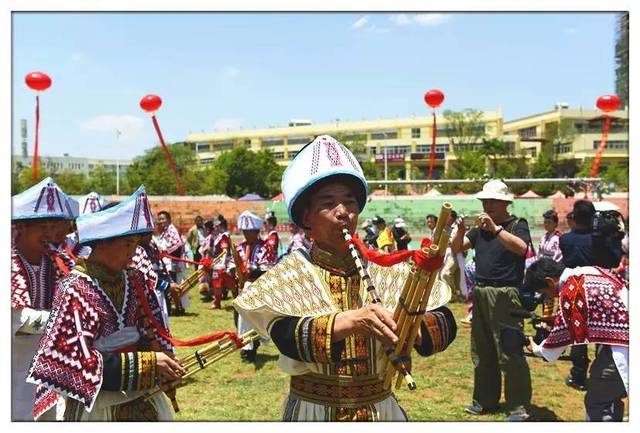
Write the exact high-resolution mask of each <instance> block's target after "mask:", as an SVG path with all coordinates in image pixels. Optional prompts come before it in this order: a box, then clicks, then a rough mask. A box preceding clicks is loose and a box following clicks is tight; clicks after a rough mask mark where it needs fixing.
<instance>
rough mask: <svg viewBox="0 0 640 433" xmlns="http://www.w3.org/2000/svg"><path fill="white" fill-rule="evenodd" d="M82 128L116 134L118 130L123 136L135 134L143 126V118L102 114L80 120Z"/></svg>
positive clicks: (140, 130)
mask: <svg viewBox="0 0 640 433" xmlns="http://www.w3.org/2000/svg"><path fill="white" fill-rule="evenodd" d="M81 126H82V128H84V129H87V130H89V131H97V132H110V133H113V134H114V135H116V134H117V133H116V131H120V133H121V135H122V136H123V137H127V136H132V135H137V134H139V133H140V132H142V130H143V129H144V127H145V121H144V119H142V118H140V117H137V116H130V115H127V114H124V115H118V114H103V115H100V116H95V117H91V118H89V119H87V120H85V121H84V122H82V125H81Z"/></svg>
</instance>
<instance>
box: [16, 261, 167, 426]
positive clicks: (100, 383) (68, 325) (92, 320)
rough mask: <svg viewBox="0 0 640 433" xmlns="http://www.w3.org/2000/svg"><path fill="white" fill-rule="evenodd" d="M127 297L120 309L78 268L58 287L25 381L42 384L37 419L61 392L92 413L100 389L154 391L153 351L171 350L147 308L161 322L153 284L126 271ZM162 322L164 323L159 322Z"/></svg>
mask: <svg viewBox="0 0 640 433" xmlns="http://www.w3.org/2000/svg"><path fill="white" fill-rule="evenodd" d="M123 278H124V289H123V290H124V293H123V299H122V305H121V307H120V308H117V307H116V306H115V305H114V303H113V301H112V299H111V298H110V297H109V296H108V295H107V293H106V292H105V291H104V290H103V289H102V288H101V285H100V281H98V279H96V278H94V277H91V276H90V275H88V274H87V273H85V272H81V271H80V270H79V269H76V270H74V271H73V272H71V273H70V274H69V275H68V276H67V277H66V278H64V279H63V280H62V281H61V282H60V283H59V285H58V289H57V292H56V297H55V300H54V304H53V309H52V312H51V315H50V317H49V321H48V322H47V326H46V330H45V332H44V335H43V337H42V339H41V341H40V347H39V349H38V351H37V352H36V355H35V357H34V359H33V362H32V364H31V367H30V369H29V374H28V377H27V382H29V383H33V384H36V385H39V387H38V391H37V395H36V401H35V407H34V417H35V418H36V419H37V418H38V417H39V416H40V415H41V414H42V413H44V412H45V411H47V410H48V409H49V408H50V407H52V406H53V405H54V404H55V402H56V399H57V394H56V393H59V394H61V395H62V396H64V397H68V398H72V399H74V400H76V401H77V402H79V403H82V404H83V405H84V406H85V408H86V410H87V411H89V412H90V411H91V409H92V407H93V405H94V403H95V401H96V398H97V396H98V393H99V392H100V391H101V390H109V391H133V390H145V389H151V388H153V387H155V386H156V383H155V363H156V360H155V352H157V351H161V350H162V351H172V350H173V347H172V345H171V343H170V342H169V341H167V340H165V339H164V338H163V337H162V336H160V335H159V333H158V332H157V331H156V328H155V327H154V326H152V324H151V321H150V319H149V318H148V316H147V315H146V313H145V309H144V307H143V305H144V304H145V303H146V305H147V306H148V308H150V309H151V312H152V314H153V316H154V317H155V318H156V320H157V321H158V322H160V321H159V318H161V317H162V316H161V311H160V307H159V305H158V302H157V300H156V297H155V295H154V294H153V292H152V290H153V289H154V288H155V287H154V286H155V282H153V280H152V279H145V278H144V276H143V275H142V274H141V273H140V272H139V271H137V270H133V269H131V270H128V271H126V272H125V271H123ZM160 323H161V322H160Z"/></svg>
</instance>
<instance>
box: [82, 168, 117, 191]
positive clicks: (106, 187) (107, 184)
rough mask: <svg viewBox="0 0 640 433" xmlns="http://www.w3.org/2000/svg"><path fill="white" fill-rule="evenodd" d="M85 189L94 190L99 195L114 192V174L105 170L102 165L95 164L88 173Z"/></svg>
mask: <svg viewBox="0 0 640 433" xmlns="http://www.w3.org/2000/svg"><path fill="white" fill-rule="evenodd" d="M86 190H87V192H89V191H95V192H97V193H98V194H101V195H111V194H115V193H116V175H115V173H112V172H111V171H109V170H107V169H106V168H105V167H104V165H102V164H99V165H97V166H96V167H95V168H94V169H93V170H91V172H90V173H89V177H88V178H87V182H86Z"/></svg>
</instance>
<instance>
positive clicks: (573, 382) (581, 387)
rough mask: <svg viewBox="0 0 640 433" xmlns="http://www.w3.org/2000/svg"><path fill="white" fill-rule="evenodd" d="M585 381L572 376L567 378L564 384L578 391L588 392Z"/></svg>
mask: <svg viewBox="0 0 640 433" xmlns="http://www.w3.org/2000/svg"><path fill="white" fill-rule="evenodd" d="M584 382H585V381H584V380H577V379H576V378H574V377H572V376H571V375H569V376H567V377H566V378H565V379H564V383H565V385H567V386H570V387H571V388H573V389H577V390H578V391H586V390H587V385H586V384H585V383H584Z"/></svg>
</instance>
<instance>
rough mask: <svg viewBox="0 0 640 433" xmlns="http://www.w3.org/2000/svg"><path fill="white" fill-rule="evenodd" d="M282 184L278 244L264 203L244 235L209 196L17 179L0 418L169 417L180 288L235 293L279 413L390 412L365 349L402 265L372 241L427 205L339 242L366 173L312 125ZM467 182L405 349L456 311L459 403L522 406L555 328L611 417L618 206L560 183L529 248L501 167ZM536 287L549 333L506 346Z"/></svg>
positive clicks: (490, 408) (451, 332) (373, 344)
mask: <svg viewBox="0 0 640 433" xmlns="http://www.w3.org/2000/svg"><path fill="white" fill-rule="evenodd" d="M282 188H283V194H284V197H285V203H286V205H287V212H288V217H289V221H290V223H289V227H290V231H289V235H290V236H289V239H290V241H289V245H288V248H286V251H283V252H282V253H281V246H280V244H281V241H280V235H279V233H278V231H277V227H278V221H277V218H276V215H275V213H274V212H272V211H268V212H267V214H266V215H264V217H260V216H258V215H256V214H254V213H252V212H249V211H244V212H242V213H241V214H240V215H238V216H237V221H236V224H235V227H236V228H237V231H238V232H239V233H241V234H242V238H243V239H242V241H240V242H234V240H233V239H232V237H233V236H232V233H230V231H229V224H228V222H227V220H226V219H225V217H224V216H223V215H215V216H213V215H212V216H211V219H208V220H205V218H203V217H202V216H201V215H198V216H196V217H195V221H194V225H193V226H192V227H191V228H190V229H189V230H188V231H186V232H185V233H180V231H179V230H178V228H177V227H176V226H175V225H174V224H173V223H172V218H171V214H170V213H169V212H167V211H165V210H161V211H160V212H158V213H157V214H156V215H153V214H152V211H151V207H150V205H149V200H148V197H147V195H146V193H145V190H144V187H142V186H141V187H140V188H139V189H138V190H137V191H136V192H135V193H134V194H133V195H132V196H130V197H129V198H127V199H126V200H123V201H122V202H110V203H107V202H106V200H105V199H104V198H103V197H102V196H100V194H98V193H96V192H92V193H90V194H89V195H87V196H85V197H83V198H82V199H81V200H79V201H76V200H75V199H74V198H72V197H70V196H69V195H67V194H65V193H64V191H62V190H61V189H60V187H59V186H58V185H57V184H56V183H55V181H54V180H53V179H51V178H46V179H44V180H43V181H41V182H40V183H38V184H36V185H34V186H33V187H31V188H30V189H28V190H26V191H24V192H22V193H20V194H18V195H16V196H14V197H13V210H12V275H11V284H12V289H11V308H12V334H11V335H12V391H13V392H12V405H11V407H12V419H13V420H33V419H36V420H67V421H73V420H78V421H79V420H95V421H97V420H101V421H105V420H123V421H135V420H140V421H161V420H172V419H174V414H175V411H176V410H177V408H178V403H177V400H176V398H175V389H173V388H171V387H170V386H169V384H172V383H174V382H175V381H176V380H177V379H179V378H180V377H181V376H182V375H183V374H184V373H185V369H184V367H183V366H182V365H181V362H180V361H179V360H178V359H177V358H176V356H175V350H174V346H175V344H176V341H177V340H175V339H174V336H173V335H172V333H171V330H170V319H169V317H170V316H172V315H182V314H184V313H185V312H186V311H187V310H188V309H189V307H190V305H189V301H190V299H191V296H190V290H191V289H192V288H196V287H197V289H198V291H199V293H200V295H201V296H202V299H203V300H204V301H207V302H209V301H210V302H211V309H213V310H221V303H222V300H224V299H229V297H232V298H233V307H234V313H233V314H234V323H235V324H236V327H237V329H236V330H237V334H238V335H240V334H243V333H245V332H246V331H249V330H251V329H254V330H256V331H257V332H258V333H259V334H260V336H261V338H262V339H261V340H259V341H254V342H251V343H249V344H247V345H245V346H244V347H242V349H241V351H240V355H241V359H242V361H243V362H247V363H252V362H255V360H256V352H257V350H258V348H259V346H260V341H262V342H266V341H269V340H271V341H272V342H273V343H274V344H275V346H276V348H277V349H278V351H279V352H280V354H281V355H280V359H279V366H280V367H281V368H282V369H283V370H284V371H285V372H286V373H288V374H290V375H291V382H290V392H289V395H288V396H287V399H286V401H285V405H284V412H283V420H289V421H295V420H381V421H402V420H406V419H407V416H406V413H405V412H404V410H403V409H402V408H401V407H400V406H399V404H398V402H397V400H396V398H395V396H394V395H393V392H392V391H391V390H390V389H387V388H385V387H384V386H383V381H382V379H381V377H380V375H381V372H382V370H381V369H382V368H383V366H384V364H383V363H381V362H378V354H379V353H382V352H384V351H388V350H389V348H393V347H394V346H395V345H396V344H398V342H399V340H398V335H396V333H395V331H396V330H397V324H396V323H395V321H394V318H393V317H394V316H393V312H394V310H395V309H396V306H397V305H398V303H399V302H400V300H399V299H400V289H401V287H402V285H403V284H404V282H405V281H406V280H407V279H408V278H409V271H410V265H409V264H407V263H405V262H400V263H394V264H392V265H385V266H382V265H379V264H377V263H376V261H375V260H374V257H377V256H380V255H381V256H389V257H395V255H397V254H398V253H399V252H403V251H405V250H408V249H411V248H410V244H412V243H413V244H414V245H416V246H419V247H427V246H428V245H429V244H430V243H431V241H432V238H433V236H434V233H435V231H436V227H437V225H438V217H437V216H436V215H432V214H430V215H426V216H425V220H424V224H425V227H424V232H426V236H425V237H424V239H413V238H412V237H411V234H410V232H409V227H408V224H407V223H406V222H405V220H404V219H403V218H402V216H397V217H395V218H393V219H391V218H389V221H392V223H391V224H389V225H388V224H387V221H386V220H385V218H384V217H383V216H380V215H376V216H375V217H374V218H372V219H367V220H366V221H364V222H363V223H362V224H361V225H360V226H359V228H360V230H361V233H362V235H361V236H356V238H359V239H362V248H360V247H358V250H359V253H360V254H361V255H362V257H363V258H362V261H361V262H360V261H358V260H355V261H354V257H353V252H352V251H350V249H349V246H350V245H355V244H358V245H360V244H359V242H360V241H358V242H355V241H353V242H354V243H349V242H347V241H346V240H345V235H344V233H343V231H344V230H345V229H346V231H347V232H348V233H351V234H354V233H357V232H358V226H357V223H358V217H359V215H360V214H361V213H362V211H363V209H364V207H365V205H366V203H367V182H366V179H365V177H364V174H363V172H362V169H361V167H360V166H359V164H358V163H357V162H356V160H355V158H354V157H353V155H352V154H351V152H350V151H349V150H348V149H347V148H346V147H344V146H343V145H342V144H341V143H339V142H338V141H336V140H335V139H334V138H332V137H329V136H319V137H317V138H315V139H314V140H313V141H312V142H311V143H309V144H308V145H307V146H305V147H304V148H303V149H302V150H301V151H300V152H299V153H298V154H297V155H296V157H295V158H294V160H293V161H292V163H291V164H290V166H289V167H288V168H287V170H286V171H285V173H284V175H283V179H282ZM476 198H477V199H478V200H480V201H481V203H482V209H483V210H482V212H481V213H480V214H479V215H478V216H477V217H475V218H474V221H473V222H470V221H469V219H468V218H465V217H464V216H462V215H458V214H457V213H456V212H455V211H452V212H451V215H450V216H449V219H448V220H447V221H446V223H445V224H444V227H445V228H446V230H448V231H449V232H448V233H449V235H450V240H449V244H448V248H447V250H446V252H445V254H444V256H443V258H442V263H441V265H440V267H439V270H438V278H437V280H436V284H434V288H433V289H432V292H431V295H430V298H429V304H428V307H427V308H426V310H425V311H421V312H420V313H419V314H421V315H422V318H421V326H420V329H419V331H418V336H417V340H416V344H415V346H414V349H415V351H416V353H417V354H419V355H420V356H432V355H435V354H436V353H439V352H443V351H445V350H446V349H447V347H448V346H449V345H450V344H451V343H452V342H453V341H454V339H455V337H456V333H457V324H456V323H457V322H460V323H462V324H463V325H466V326H470V327H471V345H470V353H471V360H472V362H473V366H474V373H473V393H472V396H471V404H470V405H469V406H468V407H467V408H466V412H467V413H469V414H472V415H478V416H481V415H483V414H487V413H493V412H496V411H503V412H505V413H506V420H508V421H526V420H529V419H531V414H530V407H531V397H532V384H531V376H530V371H529V366H528V363H527V359H526V357H525V353H526V352H531V354H532V355H534V356H542V357H544V358H545V359H547V360H548V361H554V360H556V359H558V358H559V357H560V355H561V354H562V352H563V351H564V350H565V349H566V348H568V347H570V349H569V350H570V355H569V357H570V359H571V361H572V363H573V366H572V368H571V373H570V375H569V377H567V378H566V384H567V385H568V386H571V387H573V388H576V389H579V390H586V396H585V414H586V415H585V418H586V419H588V420H594V421H606V420H615V421H620V420H622V417H623V413H624V405H623V403H622V399H623V398H624V397H625V396H626V395H628V321H629V318H628V307H627V305H628V304H627V296H628V290H627V288H628V237H626V236H625V232H626V227H625V226H624V220H623V219H622V218H621V216H620V215H613V216H611V215H610V214H607V215H604V214H603V213H600V212H596V211H595V208H594V206H593V203H592V202H590V201H588V200H577V201H575V204H574V207H573V211H572V212H571V213H570V214H569V215H567V225H568V226H569V227H570V229H569V231H568V232H566V233H563V232H562V231H560V230H559V229H558V224H559V217H558V214H557V212H555V211H554V210H549V211H547V212H545V213H544V214H543V215H541V216H542V218H543V220H544V228H545V233H544V235H543V236H542V238H541V239H540V242H539V247H538V248H537V250H536V249H535V248H534V246H533V242H532V238H531V233H530V229H529V224H528V222H527V220H526V219H524V218H519V217H517V216H515V215H512V214H511V213H510V208H509V205H510V204H511V203H512V201H513V199H512V195H511V194H510V193H509V190H508V187H507V186H506V185H505V184H504V183H503V182H501V181H499V180H492V181H489V182H487V183H486V184H485V185H484V186H483V188H482V190H481V191H480V192H479V193H478V194H477V195H476ZM441 225H442V224H441ZM282 250H284V248H282ZM354 251H355V250H354ZM471 251H473V255H471V254H469V253H470V252H471ZM363 263H364V264H363ZM190 267H192V268H193V269H189V268H190ZM365 287H366V288H367V290H368V291H363V290H361V289H362V288H365ZM399 288H400V289H399ZM371 290H373V292H372V294H371V295H368V293H369V291H371ZM373 293H375V296H374V295H373ZM536 294H542V295H544V296H542V298H541V297H540V296H536ZM531 299H533V300H534V301H532V302H530V300H531ZM450 300H459V301H463V302H466V303H467V312H468V314H467V316H466V317H461V318H458V320H456V318H454V317H453V314H452V312H451V310H449V309H448V308H447V307H446V304H447V303H448V302H449V301H450ZM538 304H542V310H543V313H542V319H543V320H542V321H540V322H539V323H538V324H537V325H536V326H538V327H540V328H541V329H542V330H543V331H544V332H545V334H544V335H545V336H546V338H545V339H543V340H540V341H535V340H532V339H527V338H524V337H523V339H524V343H521V344H520V343H519V344H520V346H519V348H518V349H517V350H513V348H512V346H513V345H512V344H509V343H510V341H511V340H509V339H508V338H509V335H511V334H513V333H514V332H515V333H516V334H517V335H520V334H521V335H522V336H524V323H523V317H524V316H523V314H521V313H522V311H527V310H529V311H532V310H534V309H535V307H536V306H537V305H538ZM405 308H406V307H405ZM514 313H516V314H514ZM216 314H217V313H216ZM222 314H224V313H222ZM416 314H418V313H416ZM505 330H506V331H505ZM590 344H596V349H595V359H594V361H593V363H591V369H589V363H590V359H589V356H588V347H589V345H590ZM437 356H447V355H446V354H444V355H437ZM503 378H504V379H503ZM503 381H504V387H503V386H502V383H503ZM503 389H504V401H505V403H504V405H503V406H500V400H501V394H502V390H503Z"/></svg>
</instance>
